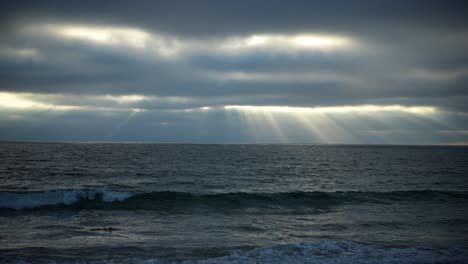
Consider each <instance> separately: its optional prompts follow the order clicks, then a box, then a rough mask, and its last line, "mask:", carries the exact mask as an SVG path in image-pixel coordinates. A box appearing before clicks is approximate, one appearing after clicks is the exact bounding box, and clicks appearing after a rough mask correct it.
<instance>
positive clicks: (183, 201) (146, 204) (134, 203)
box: [0, 190, 468, 210]
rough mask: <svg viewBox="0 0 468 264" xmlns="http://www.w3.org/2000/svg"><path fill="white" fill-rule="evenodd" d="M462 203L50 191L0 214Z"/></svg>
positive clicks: (429, 193) (398, 194)
mask: <svg viewBox="0 0 468 264" xmlns="http://www.w3.org/2000/svg"><path fill="white" fill-rule="evenodd" d="M418 201H431V202H457V201H458V202H468V192H457V191H433V190H422V191H394V192H354V191H348V192H280V193H245V192H237V193H218V194H193V193H186V192H173V191H161V192H148V193H131V192H121V191H103V190H52V191H44V192H0V208H4V209H5V208H7V209H15V210H22V209H32V208H50V207H58V208H63V207H66V208H70V209H123V210H126V209H128V210H132V209H143V210H173V209H181V210H184V209H191V208H197V207H210V208H219V209H241V208H248V207H257V208H270V209H275V208H293V209H294V208H301V207H302V208H304V207H306V208H319V209H323V208H328V207H331V206H337V205H343V204H356V203H374V204H392V203H399V202H418Z"/></svg>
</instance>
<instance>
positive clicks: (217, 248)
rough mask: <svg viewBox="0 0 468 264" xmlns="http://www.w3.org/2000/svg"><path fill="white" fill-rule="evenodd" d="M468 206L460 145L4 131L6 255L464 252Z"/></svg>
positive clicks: (148, 259) (276, 256)
mask: <svg viewBox="0 0 468 264" xmlns="http://www.w3.org/2000/svg"><path fill="white" fill-rule="evenodd" d="M467 205H468V148H467V147H456V146H369V145H249V144H245V145H243V144H213V145H210V144H146V143H6V142H5V143H0V262H1V263H468V206H467ZM109 227H111V228H112V229H111V230H109V229H108V228H109Z"/></svg>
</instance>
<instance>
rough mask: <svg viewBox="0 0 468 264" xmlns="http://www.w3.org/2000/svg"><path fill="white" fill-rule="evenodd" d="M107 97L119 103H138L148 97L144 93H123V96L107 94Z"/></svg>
mask: <svg viewBox="0 0 468 264" xmlns="http://www.w3.org/2000/svg"><path fill="white" fill-rule="evenodd" d="M105 99H107V100H111V101H115V102H118V103H137V102H140V101H143V100H145V99H147V97H146V96H143V95H121V96H114V95H106V96H105Z"/></svg>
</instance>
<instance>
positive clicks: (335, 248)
mask: <svg viewBox="0 0 468 264" xmlns="http://www.w3.org/2000/svg"><path fill="white" fill-rule="evenodd" d="M17 260H18V262H21V263H29V262H28V260H25V259H17ZM46 262H48V263H60V261H55V260H50V261H46ZM66 263H94V264H97V263H102V264H104V263H141V264H151V263H185V264H190V263H199V264H215V263H219V264H230V263H244V264H250V263H252V264H253V263H256V264H258V263H265V264H266V263H292V264H294V263H314V264H341V263H365V264H374V263H375V264H377V263H378V264H386V263H388V264H390V263H392V264H397V263H398V264H410V263H411V264H413V263H414V264H416V263H421V264H422V263H460V264H461V263H468V250H467V249H466V248H457V247H452V248H414V247H406V248H403V247H400V248H398V247H384V246H378V245H368V244H361V243H356V242H352V241H322V242H303V243H298V244H289V245H278V246H272V247H263V248H257V249H253V250H250V251H234V252H232V253H231V254H229V255H226V256H223V257H217V258H207V259H188V260H175V261H171V260H163V259H138V258H132V259H108V260H100V261H89V262H86V261H83V260H80V261H77V262H73V261H67V262H66Z"/></svg>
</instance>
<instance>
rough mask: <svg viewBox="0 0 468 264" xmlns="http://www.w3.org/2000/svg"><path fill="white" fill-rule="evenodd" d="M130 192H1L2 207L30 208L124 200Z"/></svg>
mask: <svg viewBox="0 0 468 264" xmlns="http://www.w3.org/2000/svg"><path fill="white" fill-rule="evenodd" d="M132 195H133V194H132V193H129V192H116V191H97V190H54V191H45V192H25V193H20V192H1V193H0V208H10V209H16V210H21V209H30V208H36V207H40V206H46V205H61V204H63V205H71V204H74V203H76V202H78V201H80V200H93V199H102V201H104V202H114V201H123V200H125V199H128V198H129V197H131V196H132Z"/></svg>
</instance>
